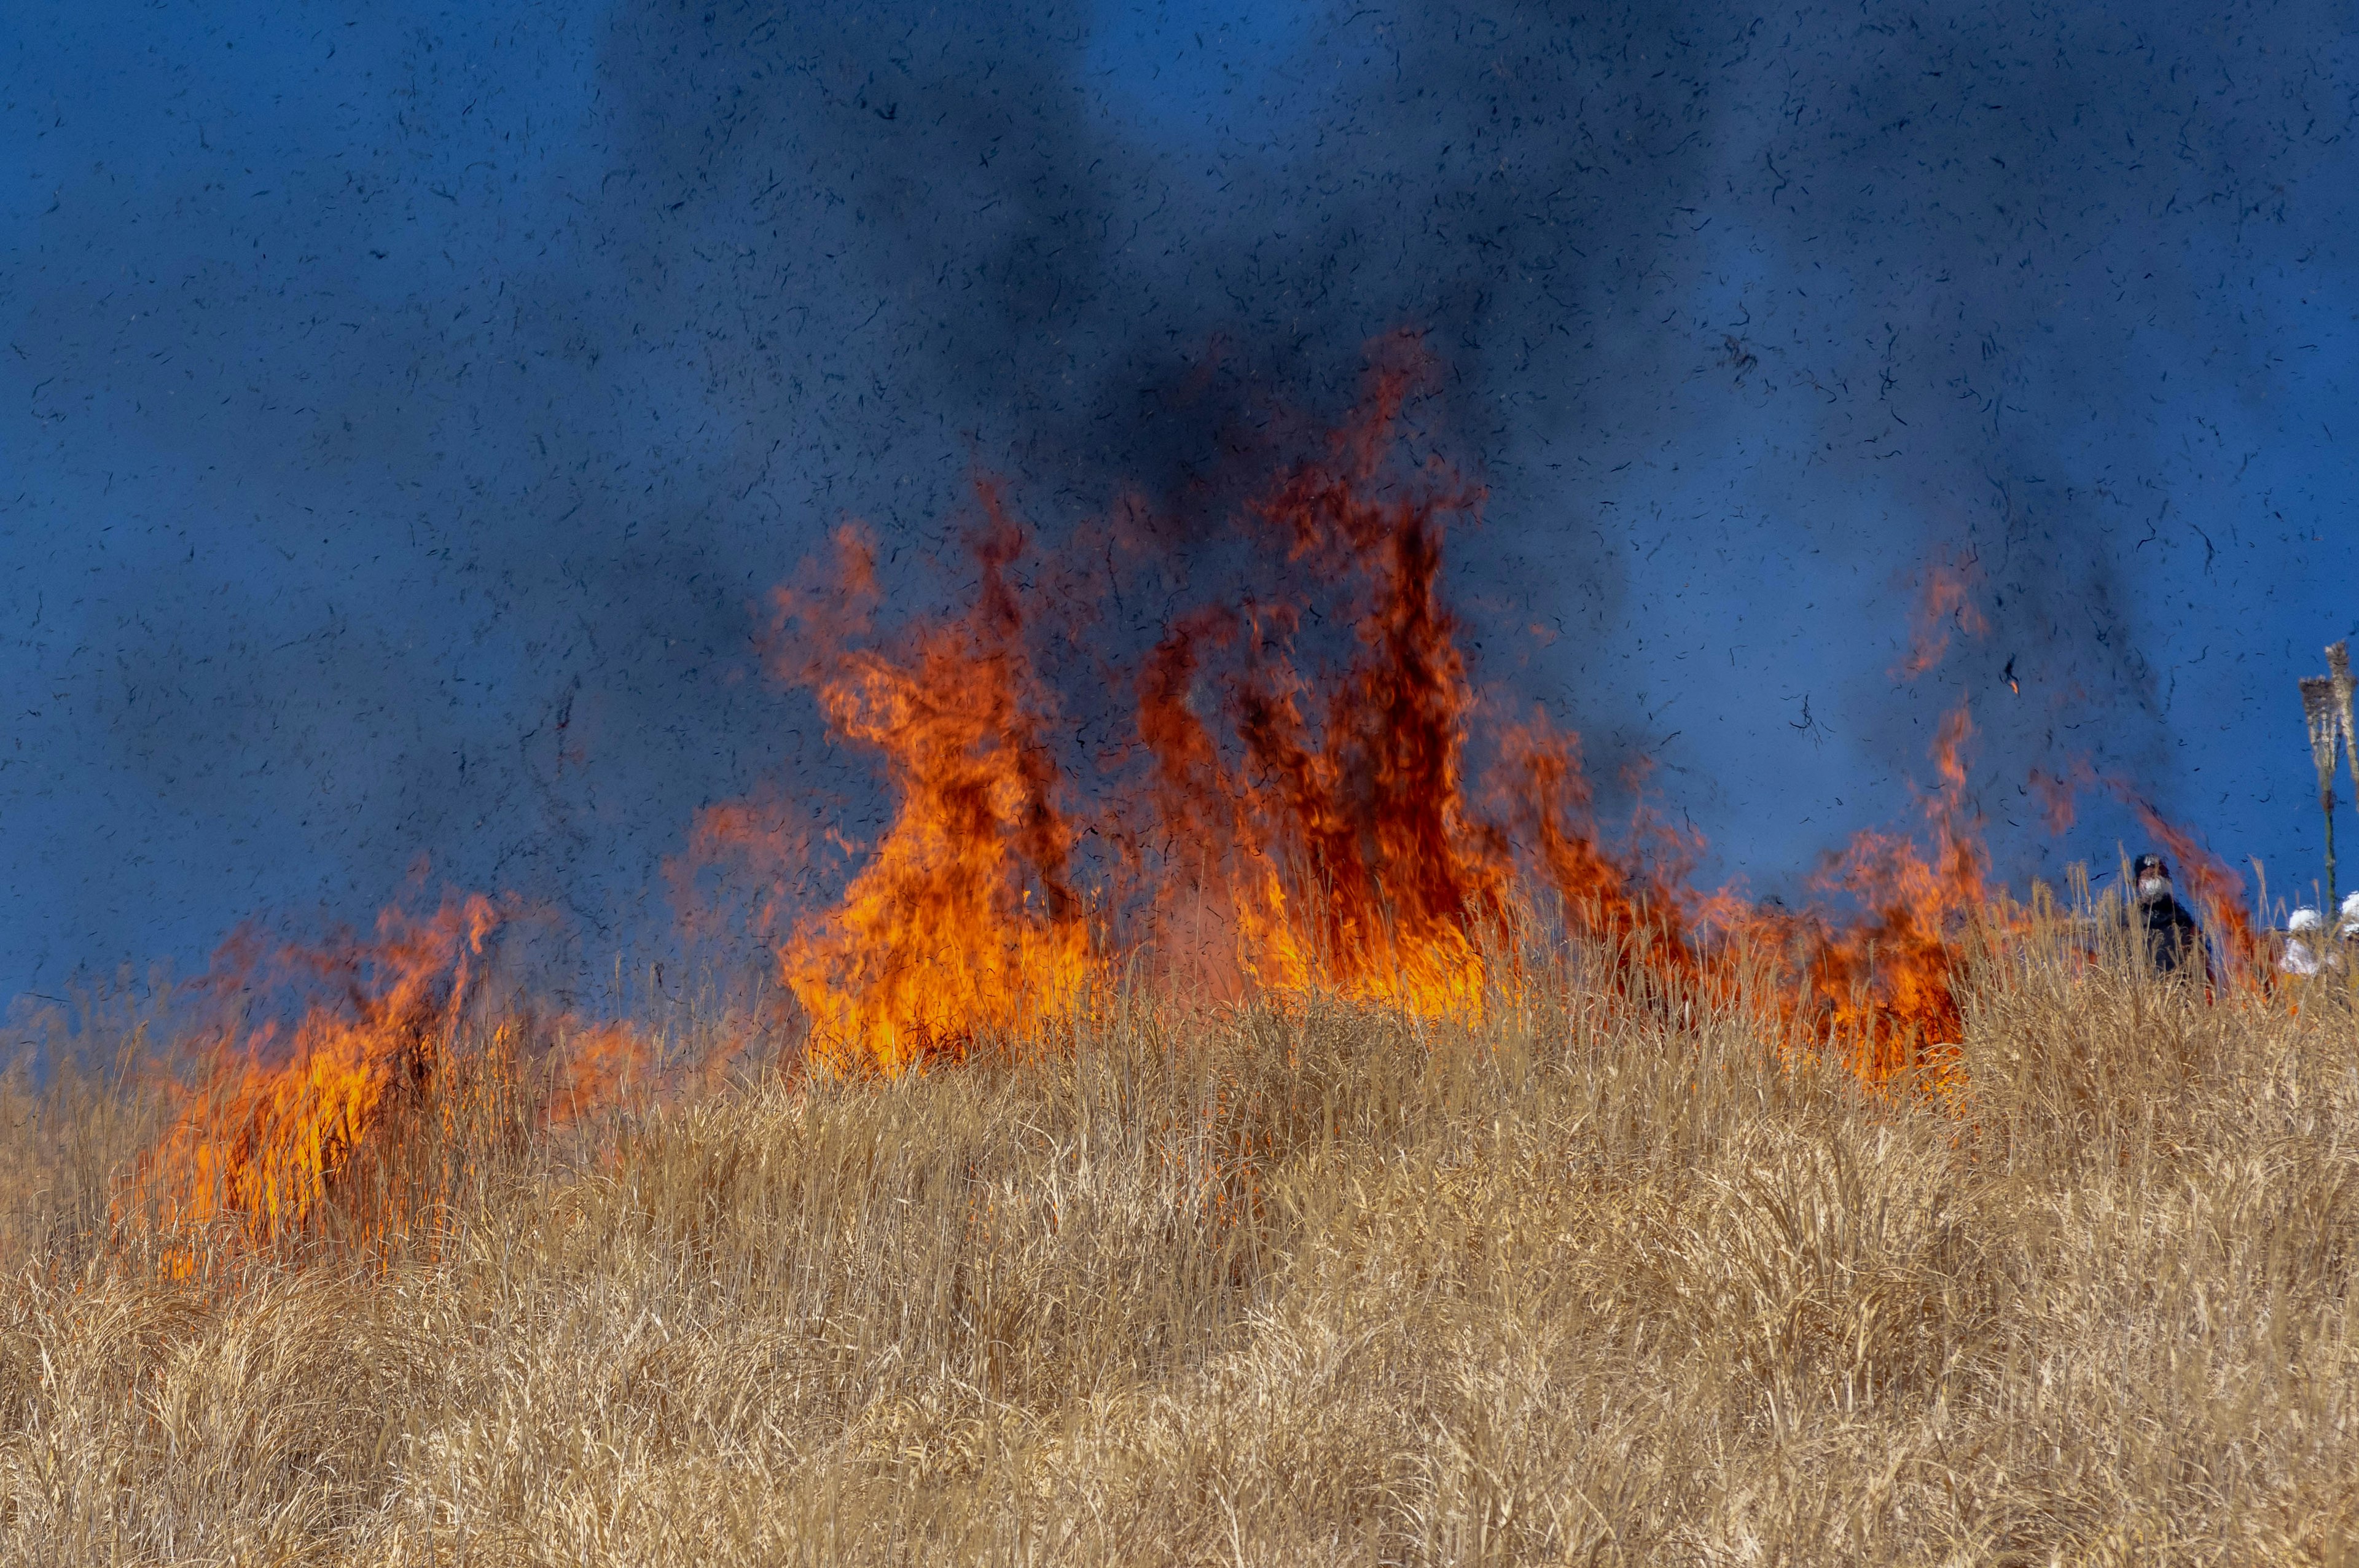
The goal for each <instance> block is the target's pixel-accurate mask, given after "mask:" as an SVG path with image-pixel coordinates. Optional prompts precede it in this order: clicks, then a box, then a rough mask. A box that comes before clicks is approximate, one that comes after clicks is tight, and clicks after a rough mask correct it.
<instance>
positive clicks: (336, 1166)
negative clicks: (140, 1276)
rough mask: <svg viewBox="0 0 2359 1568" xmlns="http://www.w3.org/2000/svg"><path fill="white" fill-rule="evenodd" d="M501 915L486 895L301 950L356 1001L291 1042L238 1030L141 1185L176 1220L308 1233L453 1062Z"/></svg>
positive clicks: (346, 1000) (394, 913) (326, 1007)
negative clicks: (371, 933) (340, 946)
mask: <svg viewBox="0 0 2359 1568" xmlns="http://www.w3.org/2000/svg"><path fill="white" fill-rule="evenodd" d="M499 918H500V917H499V914H498V913H497V912H496V911H495V908H494V906H493V905H492V904H491V903H490V902H489V901H487V900H485V899H483V898H481V897H471V898H467V899H464V900H462V901H457V902H452V903H445V904H444V905H443V906H442V907H441V908H440V910H438V911H437V912H436V913H435V914H432V915H430V916H426V917H423V918H419V917H414V916H410V915H407V914H402V913H401V912H400V911H398V910H387V911H386V913H385V914H383V915H381V916H380V917H379V919H378V923H377V932H376V940H375V942H373V943H364V944H355V945H353V946H351V947H349V948H347V949H345V950H342V951H339V952H321V953H310V954H305V955H300V956H299V957H300V958H301V960H302V961H303V965H304V967H305V968H309V969H310V971H311V972H312V973H313V975H314V976H315V977H317V978H319V979H336V980H341V981H342V986H343V990H344V994H343V996H342V998H341V999H340V1000H336V1001H320V1002H317V1003H315V1004H313V1005H311V1006H310V1007H309V1008H307V1009H306V1010H305V1011H303V1013H302V1015H301V1017H300V1019H299V1021H298V1022H296V1024H295V1026H294V1028H293V1031H292V1033H291V1037H290V1038H289V1039H288V1041H287V1042H286V1044H285V1046H284V1049H283V1051H282V1050H281V1049H279V1048H278V1047H279V1041H278V1038H277V1028H276V1025H275V1023H269V1022H266V1023H265V1024H263V1025H262V1026H261V1027H260V1028H258V1029H255V1030H254V1031H252V1032H251V1033H244V1034H243V1035H237V1034H233V1035H232V1036H231V1037H229V1038H227V1039H225V1040H224V1041H223V1046H222V1048H221V1051H220V1053H219V1054H218V1056H217V1059H216V1063H215V1068H214V1071H213V1074H212V1081H211V1082H210V1083H208V1084H207V1085H205V1086H203V1087H202V1088H201V1090H200V1091H199V1092H198V1093H197V1094H196V1095H195V1096H194V1097H193V1099H192V1102H191V1103H190V1106H189V1108H187V1109H186V1110H185V1111H184V1112H183V1113H182V1114H181V1115H180V1116H179V1119H177V1120H176V1121H175V1122H174V1123H173V1125H172V1126H171V1128H170V1129H169V1130H168V1131H167V1133H166V1134H165V1136H164V1138H163V1139H162V1140H161V1141H160V1142H159V1143H158V1146H157V1147H156V1149H155V1150H154V1151H153V1152H151V1154H150V1155H149V1156H148V1157H147V1160H146V1161H145V1162H143V1164H142V1167H141V1169H140V1171H139V1173H138V1176H137V1183H136V1184H137V1188H138V1190H139V1191H140V1192H141V1194H142V1195H144V1196H145V1197H146V1198H147V1200H148V1201H150V1202H153V1203H154V1204H155V1205H156V1206H158V1209H159V1211H160V1213H161V1216H162V1217H163V1218H164V1219H165V1220H166V1222H167V1223H168V1224H170V1225H175V1226H179V1225H189V1226H205V1225H208V1224H210V1223H212V1222H214V1221H216V1220H223V1219H228V1220H232V1221H234V1223H235V1224H236V1226H237V1227H239V1228H240V1229H241V1230H242V1231H243V1232H244V1234H245V1236H246V1237H247V1238H248V1239H249V1240H252V1241H255V1242H260V1243H271V1242H277V1241H281V1240H289V1239H294V1238H299V1237H300V1236H302V1235H304V1234H305V1233H306V1232H307V1231H308V1230H309V1229H310V1226H311V1222H312V1221H313V1219H314V1218H315V1217H316V1216H317V1214H318V1213H319V1211H320V1210H321V1206H322V1205H323V1204H324V1203H326V1202H327V1200H328V1199H329V1198H330V1196H331V1195H332V1194H333V1193H335V1192H336V1190H337V1189H338V1187H339V1186H340V1184H342V1182H343V1181H344V1179H345V1178H346V1176H347V1175H348V1173H350V1172H351V1170H352V1168H353V1164H354V1162H355V1160H356V1159H357V1158H359V1157H360V1156H361V1155H363V1154H364V1152H368V1151H369V1150H370V1149H371V1148H372V1145H373V1144H374V1143H375V1142H376V1141H378V1140H379V1135H380V1133H381V1132H382V1130H384V1129H385V1128H386V1125H387V1124H388V1122H390V1121H393V1120H395V1119H397V1117H398V1116H399V1115H400V1114H401V1113H407V1112H412V1111H415V1110H416V1109H417V1108H419V1106H420V1105H421V1104H422V1103H423V1100H424V1098H425V1095H426V1093H427V1091H428V1089H429V1087H431V1086H432V1085H433V1084H434V1081H435V1079H436V1078H437V1076H438V1075H440V1074H441V1073H442V1072H443V1071H444V1069H445V1066H446V1064H447V1063H448V1061H449V1058H450V1054H451V1046H452V1044H453V1042H454V1040H455V1037H456V1033H457V1031H458V1027H459V1022H460V1019H461V1016H462V1012H463V1011H464V1009H465V1006H466V1003H467V1000H468V995H469V984H470V980H471V978H472V976H473V965H474V964H475V963H476V961H477V960H478V959H480V957H481V956H482V954H483V950H484V939H485V938H486V937H487V936H488V935H490V934H491V932H492V931H493V929H494V928H495V926H496V925H498V924H499ZM237 968H240V969H244V970H247V971H250V969H251V968H252V960H251V958H250V957H246V958H245V959H244V961H242V962H241V963H239V964H238V966H237ZM274 1058H276V1059H275V1060H274Z"/></svg>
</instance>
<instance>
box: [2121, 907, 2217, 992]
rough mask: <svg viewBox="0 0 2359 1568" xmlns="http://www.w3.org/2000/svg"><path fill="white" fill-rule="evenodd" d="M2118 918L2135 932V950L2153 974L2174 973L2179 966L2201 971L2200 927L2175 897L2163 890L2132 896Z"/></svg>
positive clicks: (2178, 969)
mask: <svg viewBox="0 0 2359 1568" xmlns="http://www.w3.org/2000/svg"><path fill="white" fill-rule="evenodd" d="M2122 918H2123V923H2124V924H2125V925H2127V926H2129V928H2130V929H2131V931H2132V932H2133V933H2134V934H2135V935H2136V936H2137V938H2138V947H2139V951H2141V952H2143V953H2144V954H2145V955H2146V961H2147V967H2148V968H2151V969H2153V970H2154V972H2155V973H2156V974H2158V975H2169V974H2176V973H2178V972H2179V971H2180V969H2182V968H2184V969H2186V970H2188V971H2189V972H2190V973H2191V974H2195V975H2199V976H2200V975H2201V974H2203V973H2204V971H2205V968H2206V965H2205V964H2204V961H2203V928H2202V927H2201V926H2200V925H2196V924H2195V916H2193V915H2192V914H2189V913H2188V912H2187V906H2186V905H2185V904H2183V903H2180V902H2179V900H2178V899H2177V898H2176V897H2174V896H2173V895H2171V894H2169V893H2165V894H2163V895H2162V896H2161V897H2160V898H2158V899H2143V898H2134V899H2132V900H2131V901H2130V906H2129V908H2128V909H2127V910H2125V911H2124V913H2123V916H2122Z"/></svg>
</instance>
